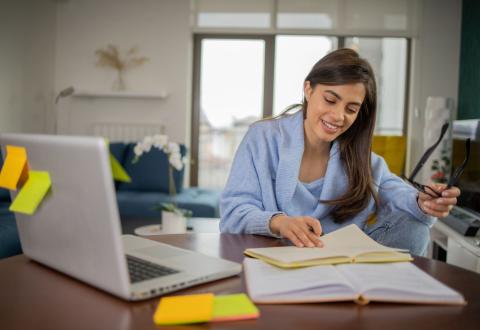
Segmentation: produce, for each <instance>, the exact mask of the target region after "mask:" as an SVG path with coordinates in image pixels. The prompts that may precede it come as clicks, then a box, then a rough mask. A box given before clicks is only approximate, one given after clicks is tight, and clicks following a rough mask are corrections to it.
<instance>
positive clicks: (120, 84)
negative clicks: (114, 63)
mask: <svg viewBox="0 0 480 330" xmlns="http://www.w3.org/2000/svg"><path fill="white" fill-rule="evenodd" d="M112 89H113V90H114V91H124V90H126V89H127V87H126V85H125V80H124V79H123V70H117V79H115V81H114V82H113V86H112Z"/></svg>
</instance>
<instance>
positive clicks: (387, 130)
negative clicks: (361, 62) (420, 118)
mask: <svg viewBox="0 0 480 330" xmlns="http://www.w3.org/2000/svg"><path fill="white" fill-rule="evenodd" d="M345 46H346V47H348V48H352V49H354V50H356V51H357V52H358V53H359V54H360V56H362V57H364V58H366V59H367V60H368V61H369V62H370V64H371V65H372V68H373V71H374V72H375V78H376V80H377V122H376V125H375V134H381V135H403V134H404V117H405V99H406V97H405V92H406V91H405V88H406V72H407V39H405V38H357V37H355V38H346V40H345Z"/></svg>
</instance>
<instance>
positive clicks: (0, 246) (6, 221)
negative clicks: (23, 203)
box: [0, 212, 22, 259]
mask: <svg viewBox="0 0 480 330" xmlns="http://www.w3.org/2000/svg"><path fill="white" fill-rule="evenodd" d="M20 253H22V248H21V246H20V238H19V237H18V231H17V223H16V222H15V216H14V215H13V213H10V212H5V213H3V214H1V215H0V259H2V258H7V257H10V256H14V255H17V254H20Z"/></svg>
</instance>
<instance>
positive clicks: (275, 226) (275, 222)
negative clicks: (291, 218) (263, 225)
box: [269, 213, 286, 236]
mask: <svg viewBox="0 0 480 330" xmlns="http://www.w3.org/2000/svg"><path fill="white" fill-rule="evenodd" d="M284 217H286V215H285V213H276V214H274V215H272V217H271V218H270V221H269V227H270V231H271V232H272V234H274V235H276V236H281V234H280V226H279V224H280V222H281V221H282V218H284Z"/></svg>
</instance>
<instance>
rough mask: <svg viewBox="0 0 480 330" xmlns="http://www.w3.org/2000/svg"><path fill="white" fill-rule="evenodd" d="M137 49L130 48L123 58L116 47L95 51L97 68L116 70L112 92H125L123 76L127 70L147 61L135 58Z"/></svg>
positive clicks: (110, 46) (140, 57)
mask: <svg viewBox="0 0 480 330" xmlns="http://www.w3.org/2000/svg"><path fill="white" fill-rule="evenodd" d="M137 54H138V49H137V47H132V48H130V49H129V50H128V51H127V53H126V54H125V56H124V57H121V56H120V51H119V50H118V47H117V46H114V45H108V46H107V47H105V48H100V49H97V50H96V51H95V55H96V56H97V66H102V67H110V68H113V69H115V70H117V80H116V81H115V83H114V84H113V89H114V90H125V89H126V87H125V81H124V80H123V74H124V72H125V71H126V70H127V69H131V68H134V67H137V66H140V65H142V64H143V63H145V62H147V61H149V59H148V57H145V56H137Z"/></svg>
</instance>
